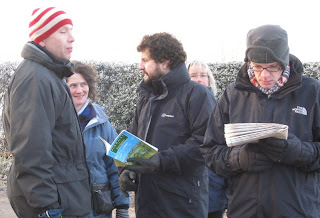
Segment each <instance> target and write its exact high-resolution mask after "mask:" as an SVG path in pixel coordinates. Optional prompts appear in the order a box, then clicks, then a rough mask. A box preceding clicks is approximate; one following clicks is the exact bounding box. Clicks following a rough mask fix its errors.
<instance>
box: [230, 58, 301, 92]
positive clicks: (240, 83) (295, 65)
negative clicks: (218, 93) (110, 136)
mask: <svg viewBox="0 0 320 218" xmlns="http://www.w3.org/2000/svg"><path fill="white" fill-rule="evenodd" d="M289 64H290V77H289V80H288V82H287V83H286V84H285V85H284V86H283V87H281V88H280V89H279V91H277V92H275V93H274V94H272V96H275V97H279V98H280V97H282V96H283V95H285V94H287V93H288V92H290V91H292V90H294V89H296V88H298V87H299V86H300V84H301V81H302V73H303V65H302V63H301V61H300V60H299V59H298V58H297V57H296V56H294V55H292V54H290V61H289ZM248 67H249V65H248V63H245V64H244V65H242V67H241V68H240V70H239V72H238V75H237V78H236V81H235V88H236V89H241V90H246V91H252V92H259V93H260V92H261V91H260V90H259V89H258V88H257V87H255V86H254V85H253V84H252V83H251V82H250V79H249V76H248V73H247V71H248ZM261 93H262V92H261Z"/></svg>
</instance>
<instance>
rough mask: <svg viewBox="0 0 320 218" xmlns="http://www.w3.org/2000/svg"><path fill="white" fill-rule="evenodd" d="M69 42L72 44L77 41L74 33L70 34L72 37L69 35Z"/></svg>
mask: <svg viewBox="0 0 320 218" xmlns="http://www.w3.org/2000/svg"><path fill="white" fill-rule="evenodd" d="M69 41H70V42H74V41H75V39H74V36H73V34H72V33H70V35H69Z"/></svg>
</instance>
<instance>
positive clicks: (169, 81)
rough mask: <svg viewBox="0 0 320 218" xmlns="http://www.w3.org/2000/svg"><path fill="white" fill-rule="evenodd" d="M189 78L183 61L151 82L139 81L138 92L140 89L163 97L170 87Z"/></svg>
mask: <svg viewBox="0 0 320 218" xmlns="http://www.w3.org/2000/svg"><path fill="white" fill-rule="evenodd" d="M189 80H190V76H189V73H188V70H187V67H186V65H185V63H181V64H180V65H179V66H178V67H176V68H175V69H173V70H171V71H170V72H169V73H168V74H166V75H164V76H163V77H161V78H160V79H158V80H153V81H152V84H146V83H144V82H143V81H142V82H141V84H140V86H139V88H138V92H141V91H142V90H144V91H147V92H149V93H152V94H154V95H155V96H158V99H159V98H164V97H166V96H167V94H168V91H169V90H170V89H171V88H172V87H176V86H178V85H181V84H183V83H185V82H187V81H189Z"/></svg>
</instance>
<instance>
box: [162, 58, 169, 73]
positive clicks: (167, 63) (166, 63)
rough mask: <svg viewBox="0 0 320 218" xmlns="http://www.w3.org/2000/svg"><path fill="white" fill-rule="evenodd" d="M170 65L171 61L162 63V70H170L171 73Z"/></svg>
mask: <svg viewBox="0 0 320 218" xmlns="http://www.w3.org/2000/svg"><path fill="white" fill-rule="evenodd" d="M169 64H170V60H165V61H164V62H162V68H163V69H164V70H169V71H170V66H169Z"/></svg>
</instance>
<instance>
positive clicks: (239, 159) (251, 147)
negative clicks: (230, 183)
mask: <svg viewBox="0 0 320 218" xmlns="http://www.w3.org/2000/svg"><path fill="white" fill-rule="evenodd" d="M256 146H257V145H256V144H246V145H242V146H235V147H233V148H232V150H231V152H230V158H229V162H230V164H231V166H232V167H233V168H234V169H236V170H237V169H242V170H243V171H245V172H262V171H264V170H266V169H269V168H271V167H272V166H273V161H272V160H271V159H269V158H268V157H267V156H266V155H265V154H264V153H262V152H259V150H258V149H257V147H256Z"/></svg>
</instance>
